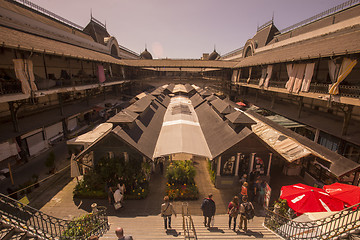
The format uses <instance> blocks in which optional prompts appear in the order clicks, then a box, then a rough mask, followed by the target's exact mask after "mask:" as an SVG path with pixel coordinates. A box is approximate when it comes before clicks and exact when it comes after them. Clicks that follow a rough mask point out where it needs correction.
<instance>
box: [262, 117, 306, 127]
mask: <svg viewBox="0 0 360 240" xmlns="http://www.w3.org/2000/svg"><path fill="white" fill-rule="evenodd" d="M266 118H267V119H270V120H271V121H273V122H276V123H277V124H279V125H281V126H283V127H285V128H298V127H304V126H305V125H304V124H301V123H298V122H295V121H293V120H290V119H288V118H285V117H283V116H280V115H274V116H267V117H266Z"/></svg>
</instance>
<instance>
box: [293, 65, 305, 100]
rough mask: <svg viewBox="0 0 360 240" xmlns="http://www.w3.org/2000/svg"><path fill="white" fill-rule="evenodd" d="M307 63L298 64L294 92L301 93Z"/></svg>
mask: <svg viewBox="0 0 360 240" xmlns="http://www.w3.org/2000/svg"><path fill="white" fill-rule="evenodd" d="M305 68H306V64H297V71H296V77H295V80H294V86H293V89H292V92H293V93H299V91H300V88H301V84H302V81H303V79H304V72H305Z"/></svg>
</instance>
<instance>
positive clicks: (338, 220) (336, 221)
mask: <svg viewBox="0 0 360 240" xmlns="http://www.w3.org/2000/svg"><path fill="white" fill-rule="evenodd" d="M264 225H265V226H266V227H267V228H269V229H271V230H272V231H274V232H276V233H277V234H279V235H280V236H281V237H283V238H285V239H291V240H293V239H294V240H295V239H336V238H337V237H339V236H345V235H347V234H349V233H351V232H352V231H355V230H356V229H358V228H359V227H360V203H358V204H356V205H354V206H351V207H349V208H346V209H344V210H342V211H340V212H337V213H335V214H333V215H331V216H328V217H325V218H322V219H319V220H314V221H308V222H298V221H294V220H292V219H290V218H288V217H287V216H282V215H280V214H278V213H275V212H274V211H273V209H266V216H265V220H264Z"/></svg>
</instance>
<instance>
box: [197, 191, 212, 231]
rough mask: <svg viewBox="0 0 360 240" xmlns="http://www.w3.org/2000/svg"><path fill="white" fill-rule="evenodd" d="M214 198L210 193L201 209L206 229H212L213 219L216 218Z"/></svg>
mask: <svg viewBox="0 0 360 240" xmlns="http://www.w3.org/2000/svg"><path fill="white" fill-rule="evenodd" d="M212 196H213V195H212V194H211V193H210V194H209V195H208V198H204V200H203V202H202V204H201V207H200V208H201V210H202V212H203V216H204V226H205V227H210V223H211V218H212V217H213V216H215V211H216V205H215V202H214V200H212Z"/></svg>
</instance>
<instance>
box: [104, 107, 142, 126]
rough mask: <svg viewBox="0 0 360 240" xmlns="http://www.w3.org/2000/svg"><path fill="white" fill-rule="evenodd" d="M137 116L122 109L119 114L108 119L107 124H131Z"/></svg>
mask: <svg viewBox="0 0 360 240" xmlns="http://www.w3.org/2000/svg"><path fill="white" fill-rule="evenodd" d="M138 116H139V114H137V113H134V112H133V111H130V110H129V109H123V110H122V111H121V112H119V113H118V114H116V115H115V116H113V117H112V118H110V119H109V120H108V121H107V122H110V123H132V122H134V121H135V119H136V118H137V117H138Z"/></svg>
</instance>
